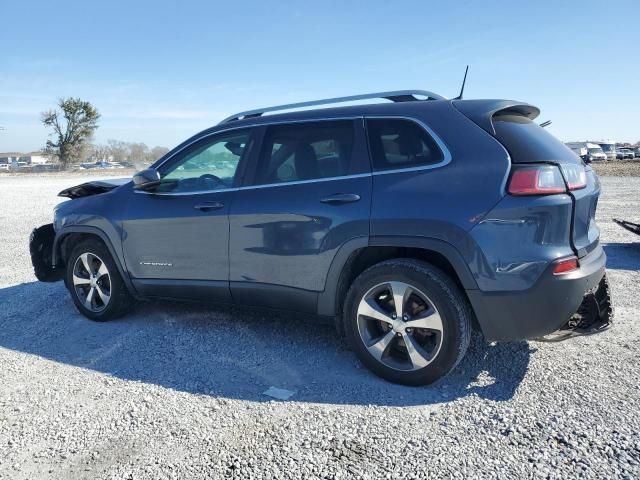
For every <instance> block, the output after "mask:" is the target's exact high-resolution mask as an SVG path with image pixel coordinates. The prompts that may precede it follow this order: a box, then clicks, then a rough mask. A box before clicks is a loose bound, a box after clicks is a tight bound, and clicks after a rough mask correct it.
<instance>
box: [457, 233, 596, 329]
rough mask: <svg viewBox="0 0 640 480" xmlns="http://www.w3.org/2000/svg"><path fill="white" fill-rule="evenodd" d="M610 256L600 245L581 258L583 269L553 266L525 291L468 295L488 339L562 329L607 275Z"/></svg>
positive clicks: (472, 292)
mask: <svg viewBox="0 0 640 480" xmlns="http://www.w3.org/2000/svg"><path fill="white" fill-rule="evenodd" d="M606 261H607V257H606V255H605V253H604V250H603V249H602V247H601V246H600V245H598V247H597V248H595V249H594V250H593V251H592V252H590V253H589V254H588V255H586V256H585V257H583V258H581V259H580V268H579V269H577V270H575V271H573V272H571V273H568V274H565V275H553V273H552V268H553V267H552V266H551V265H550V266H549V267H548V268H547V270H546V271H545V272H544V273H543V274H542V275H541V276H540V278H539V279H538V281H537V283H536V284H535V285H534V286H533V287H531V288H529V289H527V290H522V291H511V292H483V291H481V290H467V295H468V296H469V300H470V301H471V305H472V306H473V309H474V311H475V314H476V318H477V319H478V323H479V324H480V327H481V328H482V332H483V333H484V336H485V338H486V339H487V340H488V341H509V340H526V339H534V338H539V337H543V336H545V335H547V334H549V333H552V332H554V331H556V330H558V329H560V328H561V327H562V326H563V325H564V324H565V323H567V321H568V320H569V319H570V318H571V316H572V315H573V314H574V313H575V312H576V311H577V310H578V308H579V307H580V305H581V304H582V301H583V297H584V296H585V294H586V293H587V292H589V291H591V290H593V289H595V288H596V287H597V286H598V285H599V283H600V281H601V280H602V278H603V277H604V274H605V264H606Z"/></svg>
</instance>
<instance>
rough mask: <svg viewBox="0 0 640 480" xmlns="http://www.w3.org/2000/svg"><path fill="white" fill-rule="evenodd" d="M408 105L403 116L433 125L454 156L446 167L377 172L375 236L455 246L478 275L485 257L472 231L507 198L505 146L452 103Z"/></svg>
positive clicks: (373, 220)
mask: <svg viewBox="0 0 640 480" xmlns="http://www.w3.org/2000/svg"><path fill="white" fill-rule="evenodd" d="M428 107H429V108H420V104H417V105H407V106H406V107H405V108H404V110H403V113H404V116H406V117H409V118H416V119H418V120H420V121H421V122H423V123H425V124H426V125H427V126H429V127H430V128H431V129H432V130H433V131H434V132H435V133H436V134H437V135H438V136H439V138H440V140H441V141H442V142H443V143H444V145H445V146H446V148H447V149H448V150H449V153H450V154H451V162H450V163H449V164H447V165H444V166H440V167H437V168H432V169H425V170H420V171H405V172H399V173H387V174H384V173H378V174H375V175H374V176H373V192H374V193H373V199H372V209H371V212H372V213H371V235H372V236H388V235H393V236H411V237H416V236H421V237H428V238H435V239H438V240H443V241H445V242H447V243H449V244H451V245H453V246H454V247H455V248H456V249H457V250H458V251H459V252H460V253H461V254H462V256H463V258H464V259H465V260H466V261H467V263H468V264H469V266H470V268H471V269H472V274H473V275H474V276H478V275H481V272H482V271H483V270H485V269H486V261H485V260H484V256H483V253H482V251H481V250H480V249H479V248H478V245H477V243H476V242H475V241H474V239H473V238H472V237H471V236H470V235H469V231H470V230H471V229H472V228H473V227H474V226H475V225H476V224H478V222H480V221H481V220H482V219H483V218H484V217H485V216H486V215H487V213H488V212H489V211H491V209H492V208H493V207H494V206H495V205H496V204H497V203H498V202H499V201H500V200H501V199H502V198H503V197H504V184H505V181H506V178H507V175H508V172H509V168H510V161H509V157H508V154H507V152H506V150H505V149H504V148H503V147H502V146H501V145H500V144H499V143H498V142H497V141H496V140H495V139H494V138H493V137H491V136H490V135H489V134H488V133H487V132H485V131H484V130H482V129H481V128H480V127H478V126H477V125H475V124H474V123H473V122H471V121H470V120H469V119H468V118H466V117H465V116H464V115H462V114H461V113H460V112H458V111H457V110H456V109H455V108H453V106H452V105H451V103H450V102H434V103H433V104H432V105H429V106H428Z"/></svg>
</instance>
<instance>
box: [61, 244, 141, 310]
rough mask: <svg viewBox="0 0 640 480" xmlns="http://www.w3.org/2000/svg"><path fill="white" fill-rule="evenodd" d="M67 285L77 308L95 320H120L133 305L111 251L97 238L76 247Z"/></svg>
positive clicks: (67, 277)
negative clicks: (118, 318)
mask: <svg viewBox="0 0 640 480" xmlns="http://www.w3.org/2000/svg"><path fill="white" fill-rule="evenodd" d="M66 285H67V288H68V289H69V292H70V293H71V298H72V300H73V303H74V304H75V306H76V308H77V309H78V310H79V311H80V313H82V314H83V315H84V316H85V317H87V318H90V319H91V320H96V321H106V320H111V319H113V318H116V317H119V316H121V315H122V314H124V313H125V312H126V311H127V310H128V309H129V307H130V305H131V302H132V299H131V296H130V295H129V292H128V290H127V287H126V285H125V284H124V281H123V280H122V277H121V276H120V272H119V271H118V267H117V266H116V264H115V262H114V260H113V258H112V257H111V254H110V253H109V250H108V249H107V248H106V246H105V245H104V244H103V243H102V242H101V241H100V240H97V239H95V240H94V239H89V240H85V241H83V242H81V243H79V244H78V245H77V246H75V247H74V248H73V250H72V251H71V255H69V258H68V259H67V276H66Z"/></svg>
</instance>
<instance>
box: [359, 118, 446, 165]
mask: <svg viewBox="0 0 640 480" xmlns="http://www.w3.org/2000/svg"><path fill="white" fill-rule="evenodd" d="M367 132H368V135H369V143H370V147H371V157H372V160H373V169H374V170H376V171H380V170H394V169H397V168H410V167H419V166H422V165H433V164H436V163H440V162H441V161H442V160H443V159H444V156H443V154H442V150H440V148H439V147H438V145H437V144H436V142H435V141H434V140H433V138H431V136H430V135H429V134H428V133H427V132H426V130H425V129H424V128H422V127H421V126H420V125H418V124H417V123H416V122H413V121H411V120H403V119H396V118H389V119H374V120H367Z"/></svg>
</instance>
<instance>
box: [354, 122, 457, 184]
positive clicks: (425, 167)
mask: <svg viewBox="0 0 640 480" xmlns="http://www.w3.org/2000/svg"><path fill="white" fill-rule="evenodd" d="M364 119H365V122H366V120H388V119H392V120H394V119H395V120H408V121H410V122H413V123H415V124H416V125H418V126H419V127H420V128H422V129H423V130H424V131H426V132H427V133H428V134H429V136H430V137H431V138H432V139H433V141H434V142H436V145H438V148H440V151H441V152H442V157H443V158H442V160H441V161H439V162H438V163H433V164H430V165H417V166H415V167H404V168H394V169H390V170H378V171H373V172H372V175H387V174H390V173H402V172H418V171H420V170H433V169H434V168H440V167H444V166H445V165H448V164H450V163H451V159H452V157H451V152H450V151H449V148H448V147H447V145H446V143H444V141H443V140H442V139H441V138H440V137H439V136H438V134H437V133H436V132H434V131H433V129H432V128H431V127H429V125H427V124H426V123H424V122H423V121H422V120H419V119H417V118H414V117H407V116H403V115H364ZM367 134H368V132H367ZM372 160H373V159H372ZM371 166H372V167H373V165H371Z"/></svg>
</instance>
